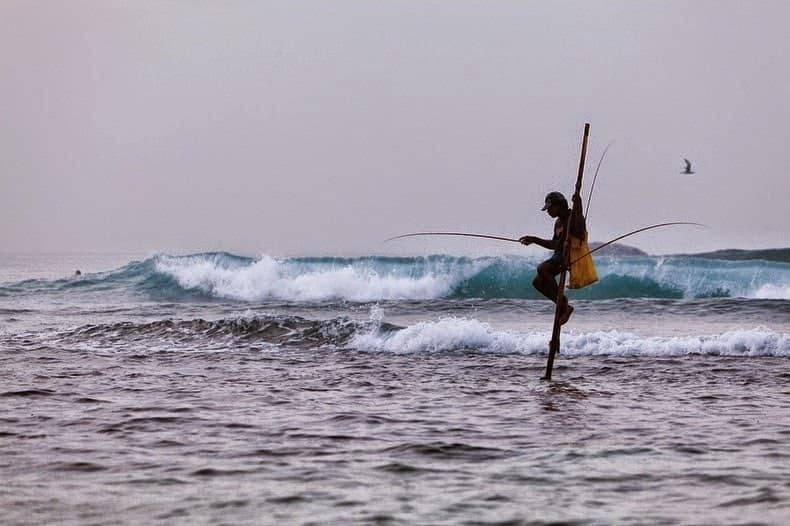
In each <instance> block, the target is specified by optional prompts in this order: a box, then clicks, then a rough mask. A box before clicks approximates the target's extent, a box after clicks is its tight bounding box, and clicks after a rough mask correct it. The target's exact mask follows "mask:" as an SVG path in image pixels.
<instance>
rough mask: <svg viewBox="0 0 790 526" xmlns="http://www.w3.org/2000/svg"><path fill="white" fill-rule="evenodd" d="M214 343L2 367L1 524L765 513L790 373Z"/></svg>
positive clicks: (782, 490) (784, 436) (674, 362)
mask: <svg viewBox="0 0 790 526" xmlns="http://www.w3.org/2000/svg"><path fill="white" fill-rule="evenodd" d="M543 367H544V360H543V358H541V357H528V358H524V357H523V356H502V355H490V354H481V353H476V352H461V353H458V352H456V353H439V354H430V355H386V354H381V353H360V352H356V351H343V350H337V351H315V350H292V351H283V350H277V351H266V350H265V349H260V348H258V347H255V346H251V347H247V348H237V349H234V350H233V351H232V352H217V351H212V350H209V351H205V350H201V349H191V350H180V351H175V352H169V351H167V350H161V351H157V352H148V351H147V350H146V349H145V347H144V346H141V348H139V349H137V350H129V351H123V352H115V351H112V350H109V351H107V352H103V353H87V352H80V351H76V350H73V351H69V350H67V349H52V348H47V347H41V348H35V347H32V348H29V349H25V350H20V351H18V352H15V353H10V354H9V353H5V354H4V355H3V358H2V371H3V372H2V378H3V386H4V390H3V392H2V393H0V397H1V399H2V405H3V407H4V409H5V410H4V412H3V415H2V417H0V421H1V422H2V429H3V431H2V434H1V435H0V444H2V456H1V457H0V463H1V464H0V466H1V467H2V471H3V473H4V474H5V477H4V479H5V484H4V487H3V489H2V490H0V491H1V493H0V502H2V505H3V509H4V510H5V519H4V522H5V523H11V524H25V523H28V524H33V523H51V522H66V523H92V522H96V523H107V522H115V521H116V520H119V521H121V522H132V523H146V522H151V521H155V520H161V521H164V522H171V523H183V524H189V523H196V522H197V523H228V524H233V523H243V522H246V523H270V524H274V523H313V524H325V523H347V522H352V523H353V522H362V523H365V522H384V523H386V522H389V521H391V522H393V523H439V524H457V523H469V524H480V523H491V524H501V523H507V521H511V522H512V523H516V524H518V523H522V522H523V523H530V522H533V521H534V522H535V523H539V524H540V523H551V522H552V521H564V522H568V523H573V524H606V523H611V522H617V523H631V524H644V523H653V524H656V523H666V524H676V523H693V524H710V523H738V522H744V523H745V522H750V523H771V524H780V523H782V522H784V520H785V519H786V518H787V517H788V516H789V515H790V478H788V468H789V467H790V458H789V454H788V452H787V451H788V447H787V446H788V445H790V414H789V412H788V411H787V399H788V395H790V387H788V385H789V382H790V363H787V362H786V361H782V362H777V361H776V360H772V359H751V360H743V359H742V358H727V357H711V356H705V357H680V358H664V359H656V358H653V359H650V360H645V359H643V358H639V357H634V358H622V357H598V358H590V357H583V358H574V359H566V360H563V359H560V360H559V362H558V367H557V369H556V371H555V378H557V380H556V381H554V382H552V383H546V382H542V381H540V380H539V379H538V378H539V377H540V376H541V374H542V372H543Z"/></svg>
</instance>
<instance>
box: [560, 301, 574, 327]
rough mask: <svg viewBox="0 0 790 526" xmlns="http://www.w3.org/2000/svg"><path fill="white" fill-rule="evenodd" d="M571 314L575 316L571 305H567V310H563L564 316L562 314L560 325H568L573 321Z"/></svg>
mask: <svg viewBox="0 0 790 526" xmlns="http://www.w3.org/2000/svg"><path fill="white" fill-rule="evenodd" d="M571 314H573V307H571V306H570V305H565V308H564V309H563V310H562V314H560V325H565V324H566V323H568V320H569V319H571Z"/></svg>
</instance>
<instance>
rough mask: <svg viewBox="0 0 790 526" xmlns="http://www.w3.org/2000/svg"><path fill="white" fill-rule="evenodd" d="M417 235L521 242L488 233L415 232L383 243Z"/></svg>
mask: <svg viewBox="0 0 790 526" xmlns="http://www.w3.org/2000/svg"><path fill="white" fill-rule="evenodd" d="M417 236H464V237H482V238H484V239H497V240H499V241H512V242H513V243H521V241H519V240H518V239H513V238H511V237H501V236H490V235H488V234H471V233H469V232H415V233H413V234H403V235H400V236H395V237H391V238H388V239H385V240H384V241H383V243H386V242H387V241H392V240H393V239H401V238H404V237H417Z"/></svg>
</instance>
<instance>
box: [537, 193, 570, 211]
mask: <svg viewBox="0 0 790 526" xmlns="http://www.w3.org/2000/svg"><path fill="white" fill-rule="evenodd" d="M554 203H562V204H564V205H565V207H566V208H567V207H568V200H567V199H565V196H564V195H562V194H561V193H559V192H549V193H548V194H546V201H545V204H544V205H543V208H541V210H548V209H549V207H550V206H551V205H553V204H554Z"/></svg>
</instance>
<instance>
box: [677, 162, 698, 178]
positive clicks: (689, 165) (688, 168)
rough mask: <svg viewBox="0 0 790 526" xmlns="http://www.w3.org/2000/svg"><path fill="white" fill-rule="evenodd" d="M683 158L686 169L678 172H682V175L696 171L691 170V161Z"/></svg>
mask: <svg viewBox="0 0 790 526" xmlns="http://www.w3.org/2000/svg"><path fill="white" fill-rule="evenodd" d="M683 160H684V161H686V170H685V171H683V172H680V173H682V174H683V175H691V174H694V173H697V172H694V171H692V170H691V161H689V160H688V159H683Z"/></svg>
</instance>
